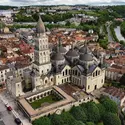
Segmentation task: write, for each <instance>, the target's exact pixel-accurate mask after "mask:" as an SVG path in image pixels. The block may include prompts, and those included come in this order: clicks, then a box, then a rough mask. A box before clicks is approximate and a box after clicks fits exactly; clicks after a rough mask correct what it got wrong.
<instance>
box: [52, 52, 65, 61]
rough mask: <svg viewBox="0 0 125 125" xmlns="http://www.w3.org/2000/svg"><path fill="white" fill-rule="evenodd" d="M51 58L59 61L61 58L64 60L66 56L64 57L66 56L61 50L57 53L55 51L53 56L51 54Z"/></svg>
mask: <svg viewBox="0 0 125 125" xmlns="http://www.w3.org/2000/svg"><path fill="white" fill-rule="evenodd" d="M51 59H52V60H55V61H56V60H57V61H59V60H64V59H65V58H64V56H63V55H62V54H61V53H60V52H57V53H54V54H53V55H52V56H51Z"/></svg>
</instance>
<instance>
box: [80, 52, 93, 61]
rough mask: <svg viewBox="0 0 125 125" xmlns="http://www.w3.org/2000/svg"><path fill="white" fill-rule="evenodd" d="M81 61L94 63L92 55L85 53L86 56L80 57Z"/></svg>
mask: <svg viewBox="0 0 125 125" xmlns="http://www.w3.org/2000/svg"><path fill="white" fill-rule="evenodd" d="M80 60H81V61H92V60H93V57H92V56H91V55H90V54H87V53H85V54H82V55H80Z"/></svg>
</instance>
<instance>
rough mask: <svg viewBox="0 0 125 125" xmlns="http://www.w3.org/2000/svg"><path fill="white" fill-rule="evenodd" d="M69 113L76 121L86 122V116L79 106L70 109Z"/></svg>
mask: <svg viewBox="0 0 125 125" xmlns="http://www.w3.org/2000/svg"><path fill="white" fill-rule="evenodd" d="M70 113H71V114H72V115H73V117H74V118H75V119H76V120H80V121H82V122H86V121H87V116H86V114H85V112H84V110H83V109H82V108H81V107H80V106H78V107H72V109H71V111H70Z"/></svg>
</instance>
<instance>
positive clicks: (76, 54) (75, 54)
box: [66, 49, 79, 57]
mask: <svg viewBox="0 0 125 125" xmlns="http://www.w3.org/2000/svg"><path fill="white" fill-rule="evenodd" d="M66 56H70V57H78V56H79V54H78V53H77V51H76V50H74V49H70V50H69V51H68V52H67V53H66Z"/></svg>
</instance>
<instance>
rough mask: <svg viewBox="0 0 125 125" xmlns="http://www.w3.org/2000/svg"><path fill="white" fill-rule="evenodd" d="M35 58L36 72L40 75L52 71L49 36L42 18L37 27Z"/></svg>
mask: <svg viewBox="0 0 125 125" xmlns="http://www.w3.org/2000/svg"><path fill="white" fill-rule="evenodd" d="M34 56H35V62H34V68H35V69H36V71H37V72H38V73H39V75H42V74H44V75H45V74H47V73H48V72H49V71H50V70H51V62H50V50H49V43H48V36H47V35H46V31H45V26H44V23H43V21H42V19H41V17H40V16H39V20H38V23H37V26H36V38H35V52H34Z"/></svg>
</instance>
